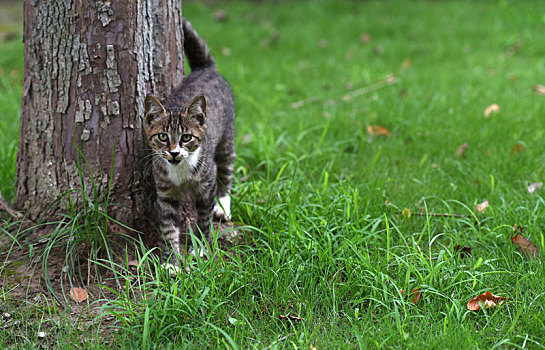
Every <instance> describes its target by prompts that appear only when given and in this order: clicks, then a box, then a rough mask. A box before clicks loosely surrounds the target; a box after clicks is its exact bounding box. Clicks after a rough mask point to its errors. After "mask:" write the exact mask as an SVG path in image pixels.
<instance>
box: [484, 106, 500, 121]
mask: <svg viewBox="0 0 545 350" xmlns="http://www.w3.org/2000/svg"><path fill="white" fill-rule="evenodd" d="M499 112H500V106H499V105H498V104H497V103H493V104H491V105H490V106H488V107H486V109H485V110H484V117H485V118H488V117H490V115H492V114H498V113H499Z"/></svg>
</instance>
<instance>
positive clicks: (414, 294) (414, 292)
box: [399, 288, 422, 305]
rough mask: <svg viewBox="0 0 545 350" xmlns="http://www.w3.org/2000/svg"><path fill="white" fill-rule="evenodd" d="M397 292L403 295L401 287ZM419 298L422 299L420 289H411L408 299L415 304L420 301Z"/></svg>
mask: <svg viewBox="0 0 545 350" xmlns="http://www.w3.org/2000/svg"><path fill="white" fill-rule="evenodd" d="M399 293H401V295H404V292H403V289H400V290H399ZM420 299H422V292H421V291H420V289H419V288H413V289H411V292H410V293H409V301H410V302H411V303H413V304H415V305H416V304H418V303H419V302H420Z"/></svg>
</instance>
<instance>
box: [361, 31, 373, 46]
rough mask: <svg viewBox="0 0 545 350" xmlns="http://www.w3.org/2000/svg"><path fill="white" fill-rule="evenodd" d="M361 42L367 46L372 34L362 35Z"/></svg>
mask: <svg viewBox="0 0 545 350" xmlns="http://www.w3.org/2000/svg"><path fill="white" fill-rule="evenodd" d="M360 41H361V42H362V43H364V44H367V43H368V42H370V41H371V34H369V33H361V35H360Z"/></svg>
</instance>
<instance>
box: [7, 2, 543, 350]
mask: <svg viewBox="0 0 545 350" xmlns="http://www.w3.org/2000/svg"><path fill="white" fill-rule="evenodd" d="M220 9H222V10H225V12H226V14H227V19H226V20H225V21H215V20H214V15H213V14H214V12H215V11H217V10H220ZM544 13H545V4H543V5H542V4H541V3H536V2H532V1H517V2H512V1H483V2H470V1H459V2H458V1H457V2H454V1H441V2H428V1H413V2H402V1H389V2H376V1H369V2H352V1H316V2H281V3H278V2H255V3H254V2H240V1H233V2H226V3H225V2H219V3H212V4H208V5H207V4H203V3H201V2H191V1H186V2H184V16H186V17H187V18H188V19H190V20H191V21H192V23H193V25H194V27H195V28H196V29H197V30H198V32H199V33H200V34H201V36H202V37H204V38H206V39H207V41H208V43H209V45H210V47H211V49H212V53H213V54H214V56H215V57H216V61H217V64H218V67H219V70H220V71H221V72H222V73H223V74H224V75H225V76H226V78H227V80H228V81H229V82H230V83H231V84H232V86H233V89H234V92H235V97H236V105H237V125H236V127H237V154H238V156H237V160H236V163H235V168H236V176H235V179H236V180H235V184H234V190H233V193H234V197H233V215H234V220H235V221H236V222H238V223H239V224H242V225H248V226H249V227H251V228H252V229H251V230H250V232H249V233H247V234H246V236H245V239H244V242H245V243H244V244H241V245H239V246H237V247H236V248H234V249H233V250H231V251H225V250H222V249H219V248H218V249H215V250H214V254H215V257H214V258H213V259H209V260H206V261H204V260H201V259H196V260H195V261H193V262H192V263H193V268H192V272H191V274H189V275H180V276H177V277H174V278H170V277H169V276H166V275H164V274H161V273H159V272H157V270H156V269H155V266H156V265H157V263H158V262H157V261H155V260H154V259H153V258H152V257H153V255H152V254H148V251H146V250H145V249H140V250H139V254H141V255H142V257H141V258H140V259H139V262H140V265H139V266H138V268H137V269H136V270H135V269H134V268H133V269H131V268H130V266H129V264H128V261H125V262H123V263H120V262H117V263H116V264H117V265H115V266H114V265H112V263H111V262H110V261H107V260H100V259H98V258H97V261H96V263H97V264H103V265H106V266H107V267H108V268H109V269H114V270H115V271H117V272H119V273H121V275H122V276H124V277H121V281H120V283H121V284H122V288H113V289H112V292H113V293H114V294H115V295H116V297H110V298H107V299H105V298H103V299H105V300H102V301H101V302H102V303H104V304H103V305H102V306H101V309H100V310H101V312H103V313H104V314H107V315H114V318H115V320H117V324H116V326H115V327H117V328H119V330H120V331H119V332H117V333H116V332H114V333H112V335H111V340H109V341H111V342H113V344H116V345H118V346H120V347H128V348H133V347H141V348H155V347H157V348H179V347H187V348H203V347H208V348H219V347H224V346H225V347H229V348H258V349H261V348H292V347H294V348H308V347H309V346H314V347H316V348H318V349H320V348H353V347H354V348H358V347H360V348H375V347H376V348H382V347H387V348H392V347H393V348H415V349H416V348H543V347H544V345H545V336H544V334H545V322H544V321H543V320H544V319H545V310H544V305H545V297H544V295H545V290H544V288H545V287H544V284H543V280H544V278H545V271H544V269H543V266H542V257H541V256H540V257H538V258H537V259H526V258H525V256H524V255H522V254H521V253H519V251H518V249H517V247H516V246H514V245H513V244H512V243H511V239H510V238H511V236H512V235H513V225H514V224H517V225H519V226H521V227H523V230H524V231H523V235H524V236H525V237H527V238H528V239H530V240H531V241H532V242H533V243H534V244H535V245H536V246H537V248H538V250H539V251H540V252H543V251H544V250H545V238H544V234H543V232H544V228H545V220H544V217H545V202H544V196H543V193H544V192H543V191H544V189H541V190H538V191H537V192H535V193H533V194H530V193H528V191H527V187H528V185H529V184H531V183H534V182H543V178H544V173H543V170H544V165H545V152H544V150H545V137H544V136H545V128H544V127H543V120H542V118H541V117H542V114H543V110H545V96H543V95H540V94H538V93H536V92H535V91H534V89H533V87H534V86H535V85H537V84H545V81H543V80H540V79H543V78H542V77H543V76H545V60H544V58H543V57H545V36H544V35H543V34H545V19H544V17H543V14H544ZM0 45H1V47H0V48H1V50H2V52H3V55H2V56H1V60H0V63H1V65H0V67H2V69H3V71H4V72H9V71H11V70H12V69H18V72H20V69H21V68H20V67H21V66H19V65H18V64H20V62H21V45H20V44H18V43H1V44H0ZM4 52H7V53H9V55H12V57H13V59H4V57H7V56H4ZM17 62H19V63H17ZM17 74H20V73H17ZM14 76H15V78H14V77H11V76H10V75H9V74H6V73H4V75H3V76H2V79H4V80H2V81H3V83H2V85H0V86H1V87H2V90H1V91H0V94H1V96H2V97H1V98H2V101H3V103H2V104H0V108H8V109H7V110H2V112H3V114H2V115H3V116H8V117H6V118H4V117H3V118H2V119H1V120H0V133H2V138H1V139H0V144H1V147H4V149H6V150H7V151H5V152H4V151H2V152H0V156H1V157H6V158H3V159H2V160H3V161H2V162H0V164H1V166H0V167H1V168H0V179H1V181H2V182H1V183H0V190H1V191H2V194H3V195H4V196H5V197H6V198H8V199H12V198H13V178H14V177H13V176H14V166H15V162H14V159H15V158H14V157H15V147H16V144H17V140H16V137H14V136H15V135H16V132H14V130H16V128H17V119H18V118H17V115H18V104H19V103H20V91H21V90H20V89H21V88H20V80H18V79H20V75H19V76H17V75H16V74H14ZM389 76H394V77H395V82H394V83H393V84H390V85H387V84H382V85H381V84H380V83H381V82H384V81H385V80H386V79H388V78H387V77H389ZM388 81H390V82H393V80H392V79H391V78H390V80H388ZM360 89H367V90H360ZM358 92H365V93H362V94H360V95H358ZM301 101H303V102H301ZM294 103H295V104H294ZM493 103H497V104H498V105H499V106H500V111H499V113H497V114H493V115H491V116H490V117H488V118H485V117H484V116H483V111H484V110H485V109H486V108H487V107H488V106H489V105H491V104H493ZM6 106H8V107H6ZM293 107H298V108H293ZM370 125H378V126H383V127H385V128H386V129H387V130H388V131H389V132H390V133H391V135H390V136H388V137H386V136H374V137H373V136H370V135H368V132H367V128H368V126H370ZM463 143H467V144H468V147H467V149H466V151H465V153H464V154H463V155H461V156H460V155H457V154H456V150H457V148H458V147H459V146H460V145H461V144H463ZM517 144H521V145H523V147H524V148H523V150H522V151H516V150H517V147H515V145H517ZM10 145H11V146H10ZM4 149H3V150H4ZM518 149H520V147H518ZM10 191H11V192H10ZM484 200H488V201H489V203H490V206H489V207H488V208H487V209H486V212H485V213H479V212H477V211H476V210H475V205H476V204H478V203H481V202H482V201H484ZM422 211H423V212H426V211H428V212H431V213H447V214H459V215H461V217H454V216H453V215H450V216H430V215H427V216H426V215H417V214H419V213H421V212H422ZM401 212H404V213H405V215H403V214H401ZM409 213H411V214H412V215H408V214H409ZM76 215H77V214H74V216H76ZM97 216H98V217H101V216H100V215H99V214H97ZM455 245H462V246H468V247H471V248H472V254H471V256H470V257H462V256H461V255H460V254H457V253H456V252H455V249H454V246H455ZM413 288H417V289H419V290H420V292H421V293H422V298H421V300H420V301H419V302H418V303H417V304H416V305H415V304H414V303H412V302H411V300H410V298H407V297H404V296H403V295H402V293H401V292H400V291H401V290H404V291H410V290H412V289H413ZM487 290H490V291H491V292H492V293H494V294H498V295H501V296H505V297H507V298H508V299H507V302H506V304H505V305H503V306H502V307H500V308H496V309H488V310H484V311H481V312H471V311H468V310H467V308H466V303H467V301H468V300H469V299H471V298H473V297H475V296H476V295H478V294H480V293H482V292H485V291H487ZM99 299H100V298H99ZM0 300H1V302H0V305H2V304H1V303H2V302H3V303H4V304H6V305H7V304H8V303H11V302H15V301H13V298H12V297H10V294H9V291H4V293H3V294H1V298H0ZM2 311H3V310H2ZM24 312H27V313H32V314H35V315H34V316H33V317H32V319H33V320H36V321H35V323H34V324H33V325H34V327H27V328H28V329H27V330H26V331H21V330H20V329H19V333H20V334H23V335H24V336H26V337H27V340H26V343H25V344H27V345H29V344H34V346H38V345H39V344H40V341H41V340H40V339H39V338H37V337H36V336H35V335H36V334H37V331H36V330H37V328H38V326H40V325H41V324H42V323H40V322H41V321H40V320H43V319H44V317H45V316H43V315H44V314H45V313H43V311H40V310H37V309H36V307H32V306H31V307H28V308H27V309H26V311H24ZM40 312H42V313H40ZM59 312H60V311H59ZM40 315H42V316H40ZM45 318H47V317H45ZM8 329H13V328H8ZM49 329H51V330H48V331H50V332H53V333H54V334H59V335H60V337H59V339H61V340H59V341H58V342H56V343H55V342H53V344H57V345H58V346H62V344H64V343H65V342H64V343H63V341H66V340H69V339H71V338H72V339H79V338H78V337H80V336H81V332H79V331H78V329H77V327H76V326H71V325H64V326H63V327H60V326H59V327H57V328H54V327H53V328H49ZM1 332H6V330H0V333H1ZM78 332H79V333H78ZM98 332H99V331H98V330H95V331H94V333H92V334H95V335H97V334H100V333H98ZM2 339H4V338H3V337H0V345H2V346H3V347H5V346H13V344H14V342H17V341H16V340H9V341H7V340H2ZM10 339H11V338H10ZM108 339H110V338H108ZM103 343H104V339H101V338H100V336H98V335H97V336H96V337H94V338H93V340H92V341H90V342H88V343H86V345H85V347H100V346H101V344H103Z"/></svg>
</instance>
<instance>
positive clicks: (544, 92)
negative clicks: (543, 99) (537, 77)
mask: <svg viewBox="0 0 545 350" xmlns="http://www.w3.org/2000/svg"><path fill="white" fill-rule="evenodd" d="M534 90H535V91H536V92H537V93H538V94H541V95H545V86H543V85H539V84H538V85H536V86H534Z"/></svg>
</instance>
